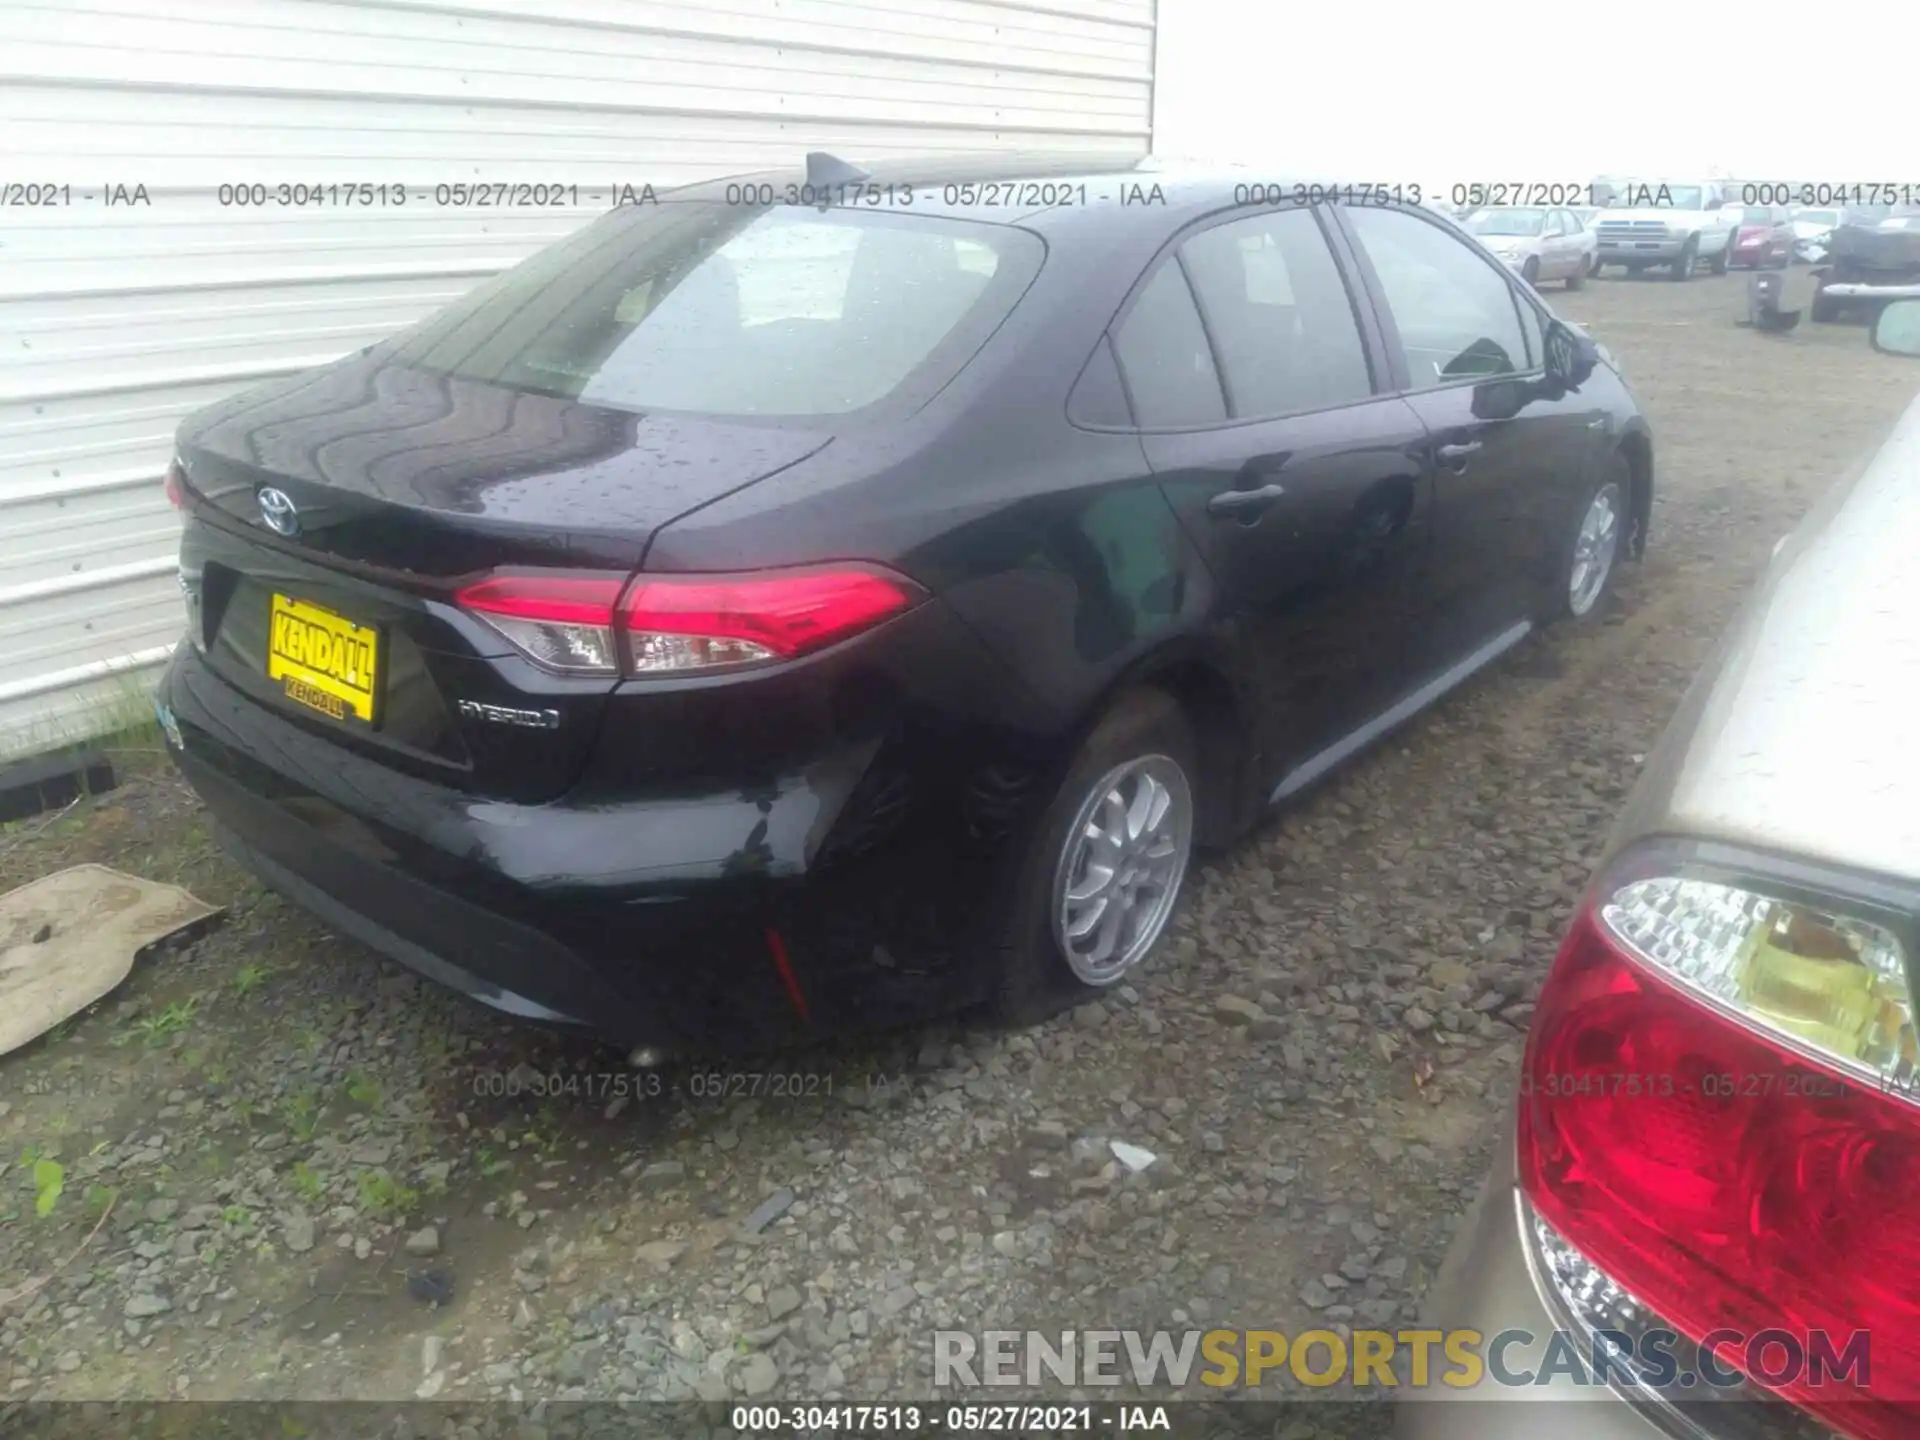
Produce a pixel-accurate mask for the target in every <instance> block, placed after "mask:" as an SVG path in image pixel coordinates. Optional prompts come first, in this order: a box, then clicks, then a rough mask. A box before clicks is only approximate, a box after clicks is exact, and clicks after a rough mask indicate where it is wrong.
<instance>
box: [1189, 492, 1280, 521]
mask: <svg viewBox="0 0 1920 1440" xmlns="http://www.w3.org/2000/svg"><path fill="white" fill-rule="evenodd" d="M1286 493H1287V487H1286V486H1284V485H1262V486H1261V487H1260V488H1259V489H1258V490H1222V491H1221V492H1220V493H1219V494H1218V495H1216V496H1214V497H1213V498H1212V499H1211V500H1209V501H1207V514H1209V515H1213V516H1216V517H1218V516H1224V515H1243V516H1252V515H1258V514H1260V512H1261V511H1263V510H1265V509H1266V508H1267V507H1268V506H1269V505H1271V504H1273V502H1274V501H1276V500H1278V499H1279V498H1280V497H1281V496H1282V495H1284V494H1286Z"/></svg>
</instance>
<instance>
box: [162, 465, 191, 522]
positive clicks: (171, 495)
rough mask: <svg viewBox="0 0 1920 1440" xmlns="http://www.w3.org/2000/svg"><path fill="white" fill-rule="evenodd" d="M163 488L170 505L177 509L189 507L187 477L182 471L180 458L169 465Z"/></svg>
mask: <svg viewBox="0 0 1920 1440" xmlns="http://www.w3.org/2000/svg"><path fill="white" fill-rule="evenodd" d="M162 488H163V489H165V491H166V492H167V503H168V504H169V505H171V506H173V508H174V509H176V510H184V509H186V508H187V477H186V475H185V474H184V473H183V472H182V471H181V469H180V462H179V461H178V460H175V461H174V462H173V463H172V464H170V465H169V466H167V478H166V481H165V483H164V485H163V486H162Z"/></svg>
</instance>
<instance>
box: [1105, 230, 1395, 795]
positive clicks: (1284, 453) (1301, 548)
mask: <svg viewBox="0 0 1920 1440" xmlns="http://www.w3.org/2000/svg"><path fill="white" fill-rule="evenodd" d="M1329 224H1330V222H1329V221H1327V220H1326V219H1324V218H1323V217H1321V216H1319V215H1317V214H1316V213H1315V212H1314V211H1313V210H1311V209H1305V208H1286V209H1276V210H1270V211H1263V212H1260V213H1257V214H1252V215H1248V214H1246V213H1245V212H1244V211H1237V212H1235V215H1234V216H1232V217H1227V218H1223V219H1219V220H1217V221H1215V222H1214V223H1211V224H1207V225H1203V226H1202V227H1201V228H1199V229H1198V230H1196V231H1192V232H1189V233H1188V234H1187V235H1186V236H1184V237H1182V238H1181V240H1180V241H1179V243H1178V244H1177V246H1176V247H1175V248H1173V249H1172V250H1171V251H1170V252H1168V253H1163V256H1162V258H1161V259H1160V260H1159V261H1158V262H1157V266H1156V268H1155V269H1154V270H1153V271H1152V272H1151V274H1150V276H1149V277H1148V278H1147V279H1146V280H1145V282H1144V284H1143V285H1142V287H1141V288H1140V289H1139V291H1138V292H1137V295H1136V298H1135V299H1134V300H1133V302H1132V303H1131V305H1130V307H1129V310H1128V311H1127V312H1126V313H1125V314H1124V315H1123V316H1122V318H1121V319H1120V321H1119V322H1118V324H1117V325H1116V326H1115V328H1114V332H1113V333H1114V350H1115V354H1116V355H1117V356H1118V358H1119V361H1120V367H1121V371H1122V374H1123V376H1124V378H1125V381H1126V385H1127V388H1128V391H1129V394H1130V397H1131V402H1132V405H1133V409H1134V413H1135V415H1136V416H1137V417H1138V423H1139V424H1140V426H1141V428H1142V432H1143V433H1142V436H1141V441H1142V445H1143V447H1144V449H1145V451H1146V454H1147V460H1148V463H1149V464H1150V465H1151V467H1152V468H1153V470H1154V471H1155V473H1156V474H1157V475H1158V477H1159V479H1160V483H1161V487H1162V490H1163V493H1164V494H1165V495H1166V498H1167V501H1168V503H1169V504H1170V505H1171V506H1172V507H1173V510H1174V513H1175V514H1176V515H1177V516H1178V517H1179V519H1180V523H1181V524H1182V525H1183V526H1184V527H1185V528H1186V530H1187V533H1188V534H1189V535H1191V536H1192V537H1193V539H1194V541H1195V543H1196V545H1197V546H1198V547H1199V549H1200V550H1201V552H1202V553H1203V554H1204V555H1205V556H1206V559H1207V562H1208V564H1209V566H1210V567H1211V570H1212V572H1213V575H1214V577H1215V580H1216V583H1217V585H1218V587H1219V589H1218V604H1217V606H1216V618H1217V621H1218V626H1219V633H1220V634H1221V635H1222V636H1223V637H1225V640H1226V643H1227V646H1228V651H1229V653H1230V654H1232V655H1233V656H1234V657H1235V659H1234V664H1235V667H1236V669H1237V671H1238V680H1239V683H1240V684H1241V687H1242V690H1243V693H1245V694H1246V695H1248V696H1250V697H1251V699H1252V701H1253V706H1252V708H1253V710H1254V712H1255V713H1254V715H1253V717H1252V719H1253V725H1252V727H1251V728H1252V731H1253V733H1254V735H1255V736H1256V743H1257V746H1258V751H1259V754H1258V758H1257V761H1256V765H1255V773H1256V774H1257V775H1259V777H1260V778H1261V779H1262V781H1263V782H1264V784H1265V785H1267V786H1272V785H1275V784H1278V783H1279V782H1280V781H1281V779H1282V777H1283V776H1285V775H1287V774H1289V773H1299V770H1300V766H1301V765H1302V764H1303V762H1305V761H1306V760H1308V759H1309V758H1310V757H1312V756H1314V755H1316V754H1320V753H1321V752H1324V751H1326V750H1327V748H1328V747H1330V746H1332V745H1334V744H1335V743H1336V742H1337V741H1338V740H1339V739H1340V738H1341V737H1343V736H1345V735H1346V734H1348V733H1349V732H1351V731H1352V730H1353V729H1354V728H1355V727H1357V726H1359V725H1360V724H1361V723H1362V722H1363V721H1364V720H1365V719H1367V718H1368V717H1369V716H1370V715H1371V714H1372V713H1374V712H1375V711H1377V710H1378V709H1379V708H1381V707H1382V706H1384V704H1385V703H1386V701H1387V698H1388V697H1389V696H1391V694H1392V693H1393V692H1394V691H1395V690H1396V689H1397V688H1398V687H1399V685H1400V683H1401V680H1402V678H1403V677H1402V666H1403V665H1404V662H1405V658H1406V649H1407V647H1406V632H1407V626H1408V624H1409V622H1410V617H1411V616H1412V615H1413V614H1414V613H1415V612H1416V611H1417V610H1418V609H1419V607H1420V603H1421V598H1422V596H1421V587H1422V586H1423V585H1424V583H1425V575H1424V569H1425V562H1426V550H1427V535H1428V514H1429V509H1430V505H1431V490H1432V478H1431V475H1430V474H1429V467H1430V463H1431V462H1430V460H1429V458H1428V456H1427V451H1426V427H1425V426H1424V424H1423V423H1422V421H1421V419H1420V417H1419V416H1418V415H1417V414H1416V413H1415V412H1414V410H1413V409H1412V407H1410V406H1409V405H1408V404H1407V403H1406V402H1405V401H1404V400H1401V399H1399V398H1397V397H1395V396H1393V395H1391V394H1387V393H1384V392H1385V391H1386V390H1387V388H1388V386H1387V384H1386V376H1385V374H1384V349H1383V348H1382V346H1381V344H1380V341H1379V338H1378V332H1377V329H1376V328H1375V326H1374V321H1373V318H1372V314H1371V311H1370V310H1369V309H1368V308H1367V307H1366V304H1365V301H1364V299H1362V298H1361V297H1360V296H1359V294H1358V292H1357V290H1355V289H1353V288H1350V284H1349V280H1348V277H1346V276H1345V275H1343V273H1342V271H1341V268H1340V265H1339V263H1338V262H1337V261H1336V259H1335V254H1334V249H1333V246H1332V244H1331V243H1330V240H1329V237H1328V231H1327V228H1326V227H1327V226H1328V225H1329ZM1376 372H1379V373H1376Z"/></svg>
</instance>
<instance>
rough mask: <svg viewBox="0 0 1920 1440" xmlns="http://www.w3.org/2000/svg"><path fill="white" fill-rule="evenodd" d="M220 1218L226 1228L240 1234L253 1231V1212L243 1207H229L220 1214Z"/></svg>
mask: <svg viewBox="0 0 1920 1440" xmlns="http://www.w3.org/2000/svg"><path fill="white" fill-rule="evenodd" d="M220 1218H221V1220H222V1221H224V1222H225V1223H226V1225H227V1226H228V1228H230V1229H233V1230H238V1231H240V1232H241V1233H242V1234H245V1233H246V1232H247V1231H249V1230H252V1229H253V1212H252V1211H251V1210H249V1209H248V1208H247V1207H246V1206H244V1205H229V1206H227V1207H226V1209H224V1210H222V1211H221V1212H220Z"/></svg>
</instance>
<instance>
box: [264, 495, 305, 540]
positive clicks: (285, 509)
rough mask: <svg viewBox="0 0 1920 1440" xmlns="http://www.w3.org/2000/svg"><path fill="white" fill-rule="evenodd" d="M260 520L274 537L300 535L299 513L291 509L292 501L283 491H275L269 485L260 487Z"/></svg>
mask: <svg viewBox="0 0 1920 1440" xmlns="http://www.w3.org/2000/svg"><path fill="white" fill-rule="evenodd" d="M257 498H258V499H259V501H260V518H261V519H262V520H264V521H266V522H267V528H268V529H269V530H271V531H273V533H274V534H276V535H298V534H299V533H300V512H299V511H298V510H295V509H294V508H293V501H292V500H291V499H290V498H288V495H287V492H286V491H284V490H276V489H274V488H273V486H271V485H267V486H264V487H262V489H261V491H260V494H259V496H258V497H257Z"/></svg>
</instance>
